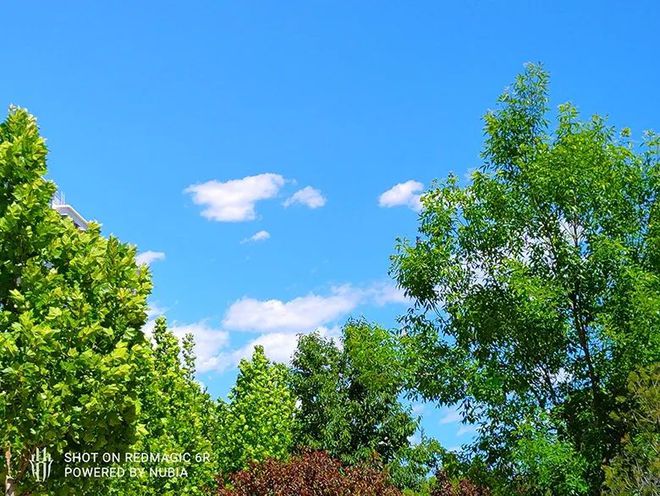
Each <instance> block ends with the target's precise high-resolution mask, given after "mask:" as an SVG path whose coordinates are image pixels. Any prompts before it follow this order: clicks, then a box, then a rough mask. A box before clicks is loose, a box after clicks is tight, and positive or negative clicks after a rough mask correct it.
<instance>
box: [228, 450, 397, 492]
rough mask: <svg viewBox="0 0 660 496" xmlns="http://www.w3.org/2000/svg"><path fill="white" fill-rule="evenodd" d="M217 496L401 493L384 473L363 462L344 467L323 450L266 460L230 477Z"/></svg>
mask: <svg viewBox="0 0 660 496" xmlns="http://www.w3.org/2000/svg"><path fill="white" fill-rule="evenodd" d="M229 484H230V486H231V487H224V484H221V486H223V487H220V488H219V489H218V493H217V494H218V495H219V496H401V492H400V491H399V490H398V489H397V488H395V487H394V486H392V485H391V484H390V483H389V481H388V480H387V475H386V474H385V473H383V472H382V471H379V470H377V469H375V468H371V467H366V466H356V467H345V466H343V465H342V464H341V463H340V462H339V461H337V460H335V459H333V458H331V457H330V456H328V455H327V454H326V453H323V452H318V451H317V452H306V453H303V454H301V455H298V456H294V457H292V458H290V459H289V460H287V461H278V460H272V459H269V460H266V461H264V462H262V463H255V464H252V465H251V466H250V467H249V468H247V469H245V470H241V471H240V472H236V473H235V474H233V475H231V476H230V477H229Z"/></svg>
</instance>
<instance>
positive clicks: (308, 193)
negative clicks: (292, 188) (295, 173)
mask: <svg viewBox="0 0 660 496" xmlns="http://www.w3.org/2000/svg"><path fill="white" fill-rule="evenodd" d="M325 202H326V199H325V197H324V196H323V195H322V194H321V192H320V191H319V190H318V189H316V188H312V187H311V186H307V187H305V188H303V189H300V190H298V191H296V192H295V193H294V194H293V195H291V196H290V197H289V198H287V199H286V200H285V201H284V206H285V207H289V206H291V205H295V204H299V205H305V206H307V207H309V208H319V207H322V206H323V205H325Z"/></svg>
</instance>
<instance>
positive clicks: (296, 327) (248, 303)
mask: <svg viewBox="0 0 660 496" xmlns="http://www.w3.org/2000/svg"><path fill="white" fill-rule="evenodd" d="M407 302H408V300H407V299H406V298H405V296H404V295H403V293H402V292H401V291H400V290H398V289H397V288H396V287H395V286H394V285H392V284H391V283H383V282H379V283H374V284H371V285H370V286H367V287H363V288H358V287H354V286H352V285H350V284H344V285H341V286H335V287H333V288H331V290H330V294H327V295H319V294H316V293H310V294H308V295H305V296H299V297H297V298H293V299H292V300H289V301H282V300H277V299H271V300H257V299H255V298H248V297H245V298H241V299H240V300H238V301H236V302H234V303H233V304H232V305H231V306H230V307H229V309H228V310H227V312H226V314H225V317H224V319H223V325H224V326H225V327H226V328H227V329H232V330H238V331H251V332H294V333H295V332H306V331H310V330H312V329H315V328H317V327H319V326H323V325H326V324H330V323H334V322H336V321H337V320H338V319H340V318H343V317H345V316H347V315H348V314H349V313H350V312H351V311H353V310H354V309H355V308H356V307H358V306H359V305H365V304H372V305H378V306H383V305H387V304H392V303H394V304H401V303H407Z"/></svg>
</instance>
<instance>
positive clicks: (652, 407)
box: [605, 364, 660, 496]
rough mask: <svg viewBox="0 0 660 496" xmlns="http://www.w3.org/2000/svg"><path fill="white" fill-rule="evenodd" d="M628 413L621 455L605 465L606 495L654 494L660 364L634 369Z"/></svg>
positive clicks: (659, 453) (659, 469)
mask: <svg viewBox="0 0 660 496" xmlns="http://www.w3.org/2000/svg"><path fill="white" fill-rule="evenodd" d="M619 401H620V402H622V403H627V404H628V406H626V407H625V413H623V414H615V415H616V416H617V417H619V416H621V417H622V418H623V420H624V421H625V425H626V434H625V435H624V436H623V438H622V440H621V449H620V452H619V454H618V455H617V456H616V457H615V458H614V459H613V460H612V461H611V462H610V464H609V466H607V467H605V486H606V489H607V490H606V491H605V492H606V494H613V495H617V496H624V495H635V496H652V495H654V494H657V491H658V488H659V487H660V364H655V365H652V366H649V367H645V368H642V369H640V370H636V371H634V372H631V374H630V376H629V378H628V395H627V396H622V397H620V398H619Z"/></svg>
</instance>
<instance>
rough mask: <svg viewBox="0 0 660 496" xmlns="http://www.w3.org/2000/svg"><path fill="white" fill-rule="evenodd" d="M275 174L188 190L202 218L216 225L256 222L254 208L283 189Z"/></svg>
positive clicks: (192, 186)
mask: <svg viewBox="0 0 660 496" xmlns="http://www.w3.org/2000/svg"><path fill="white" fill-rule="evenodd" d="M284 183H285V180H284V178H283V177H282V176H280V175H279V174H272V173H268V174H258V175H256V176H247V177H244V178H243V179H232V180H230V181H225V182H220V181H215V180H213V181H207V182H205V183H201V184H193V185H191V186H188V187H187V188H186V189H185V190H184V192H185V193H190V194H191V195H192V199H193V202H194V203H195V204H196V205H202V206H204V210H202V216H204V217H206V218H207V219H210V220H215V221H218V222H242V221H247V220H254V219H255V218H256V212H255V204H256V202H258V201H260V200H267V199H270V198H274V197H275V196H276V195H277V194H278V193H279V191H280V188H282V186H283V185H284Z"/></svg>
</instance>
